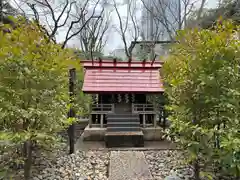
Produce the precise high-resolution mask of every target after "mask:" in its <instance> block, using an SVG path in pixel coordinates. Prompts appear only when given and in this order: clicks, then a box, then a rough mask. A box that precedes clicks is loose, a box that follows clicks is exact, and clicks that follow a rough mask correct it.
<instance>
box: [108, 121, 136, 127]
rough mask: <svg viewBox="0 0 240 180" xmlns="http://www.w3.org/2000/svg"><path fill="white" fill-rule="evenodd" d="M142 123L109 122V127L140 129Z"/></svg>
mask: <svg viewBox="0 0 240 180" xmlns="http://www.w3.org/2000/svg"><path fill="white" fill-rule="evenodd" d="M139 126H140V122H107V127H139Z"/></svg>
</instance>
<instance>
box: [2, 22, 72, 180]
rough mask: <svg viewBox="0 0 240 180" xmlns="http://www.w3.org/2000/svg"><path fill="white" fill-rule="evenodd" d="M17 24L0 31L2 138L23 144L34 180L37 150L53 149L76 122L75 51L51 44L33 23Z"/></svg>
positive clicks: (27, 171) (27, 173)
mask: <svg viewBox="0 0 240 180" xmlns="http://www.w3.org/2000/svg"><path fill="white" fill-rule="evenodd" d="M16 24H18V25H17V26H16V27H15V28H14V29H11V27H10V26H8V27H7V28H9V29H11V30H10V32H11V33H4V32H3V31H0V39H1V42H0V71H1V76H0V129H1V133H0V140H1V142H8V145H9V146H11V147H13V148H16V147H19V146H23V157H24V159H23V160H24V171H25V173H24V175H25V179H29V178H30V172H31V162H32V149H33V146H35V145H38V146H43V147H45V148H51V146H52V145H54V144H56V143H55V141H56V140H57V132H59V131H61V130H62V129H64V128H66V127H68V126H69V125H70V124H71V123H72V122H73V121H74V120H73V119H69V118H67V112H68V109H69V107H70V105H69V95H68V69H69V66H75V64H76V63H75V62H76V61H74V60H75V56H74V55H73V53H72V52H71V51H68V50H63V49H62V48H61V47H60V46H58V45H56V44H53V43H49V41H47V40H46V39H45V38H44V35H43V34H42V33H41V32H40V31H39V29H38V28H37V26H36V25H35V24H34V23H31V22H25V21H21V20H18V21H16V22H15V25H16ZM1 145H2V144H1ZM5 146H7V145H6V143H5ZM2 148H3V147H2Z"/></svg>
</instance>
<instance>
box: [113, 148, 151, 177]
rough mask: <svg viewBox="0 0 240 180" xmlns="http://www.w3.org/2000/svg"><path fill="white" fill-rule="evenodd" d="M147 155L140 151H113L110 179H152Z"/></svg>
mask: <svg viewBox="0 0 240 180" xmlns="http://www.w3.org/2000/svg"><path fill="white" fill-rule="evenodd" d="M152 179H153V178H152V175H151V173H150V171H149V168H148V163H147V161H146V159H145V155H144V153H143V152H140V151H111V155H110V167H109V180H152Z"/></svg>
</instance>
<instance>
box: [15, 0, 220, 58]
mask: <svg viewBox="0 0 240 180" xmlns="http://www.w3.org/2000/svg"><path fill="white" fill-rule="evenodd" d="M13 1H16V2H19V0H13ZM137 1H139V3H140V0H137ZM198 1H199V5H200V3H201V0H198ZM217 1H218V0H207V5H206V7H207V8H214V7H216V5H217ZM126 2H127V1H126ZM22 8H23V7H22ZM118 9H119V12H120V14H121V16H126V13H127V5H122V6H119V8H118ZM140 16H141V14H139V18H140ZM111 19H112V25H113V26H119V21H118V17H117V14H116V13H115V12H114V11H113V12H112V13H111ZM109 33H110V34H109V38H108V41H107V44H106V47H105V49H104V54H109V53H110V52H112V51H113V50H114V49H117V48H123V42H122V40H121V36H120V35H119V33H118V32H117V31H116V30H115V29H113V28H112V29H111V30H110V31H109ZM65 34H66V30H64V29H61V31H59V34H58V37H57V39H58V42H61V41H62V40H64V37H65ZM68 46H71V47H76V48H79V42H78V40H77V39H72V40H71V41H69V43H68Z"/></svg>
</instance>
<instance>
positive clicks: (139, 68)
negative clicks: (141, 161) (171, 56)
mask: <svg viewBox="0 0 240 180" xmlns="http://www.w3.org/2000/svg"><path fill="white" fill-rule="evenodd" d="M81 63H82V66H83V67H84V83H83V87H82V91H83V92H84V93H87V94H91V95H92V97H93V103H92V105H91V115H90V118H89V124H88V126H87V127H86V128H85V130H84V132H83V134H82V136H83V139H84V140H105V142H106V146H107V147H117V146H125V145H128V146H138V147H141V146H144V141H145V140H160V139H161V136H162V128H161V127H160V125H159V122H160V121H161V118H165V117H164V116H163V112H162V111H161V110H160V109H156V108H155V107H154V105H153V104H151V103H150V102H148V100H147V95H151V94H158V95H159V96H162V95H163V92H164V89H163V80H162V79H161V77H160V68H161V67H162V62H160V61H117V60H101V59H100V60H97V61H96V60H95V61H91V60H85V61H82V62H81ZM164 121H165V120H164Z"/></svg>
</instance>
